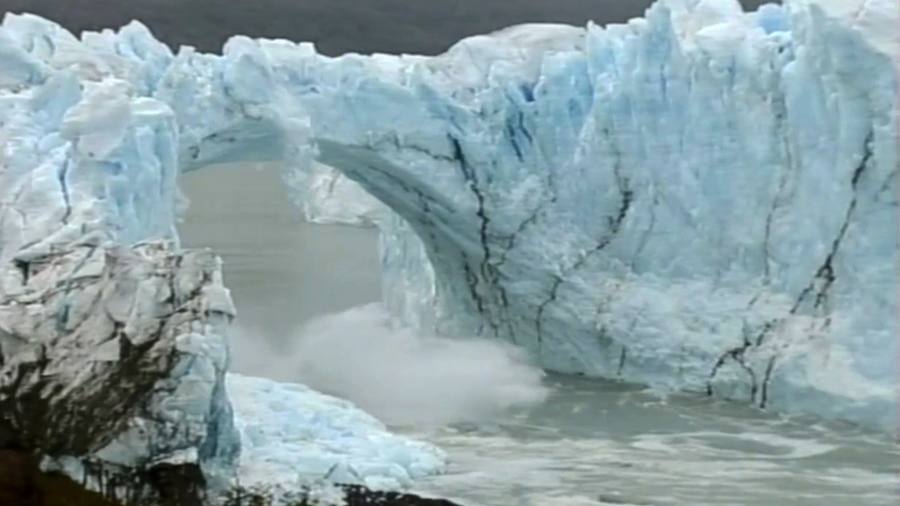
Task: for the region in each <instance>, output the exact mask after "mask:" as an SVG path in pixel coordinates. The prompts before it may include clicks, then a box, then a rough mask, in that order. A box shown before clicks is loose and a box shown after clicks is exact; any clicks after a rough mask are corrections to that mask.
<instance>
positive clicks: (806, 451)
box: [181, 166, 900, 506]
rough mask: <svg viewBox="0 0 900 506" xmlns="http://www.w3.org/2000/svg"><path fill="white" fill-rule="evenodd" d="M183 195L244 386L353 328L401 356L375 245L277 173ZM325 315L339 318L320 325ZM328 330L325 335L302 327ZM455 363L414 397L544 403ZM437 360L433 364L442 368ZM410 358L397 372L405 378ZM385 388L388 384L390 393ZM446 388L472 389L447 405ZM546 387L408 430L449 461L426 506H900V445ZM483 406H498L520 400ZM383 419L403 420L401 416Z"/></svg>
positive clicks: (613, 391) (649, 398)
mask: <svg viewBox="0 0 900 506" xmlns="http://www.w3.org/2000/svg"><path fill="white" fill-rule="evenodd" d="M183 185H184V190H185V193H186V194H187V196H188V197H189V198H190V199H191V200H192V206H191V208H190V210H189V212H188V213H187V217H186V221H185V222H184V223H183V224H182V226H181V234H182V238H183V240H184V244H185V246H189V247H195V246H208V247H212V248H213V249H214V250H215V251H216V252H217V253H219V254H220V255H221V256H222V257H223V258H224V260H225V277H226V283H227V285H228V286H229V287H230V288H231V290H232V292H233V296H234V299H235V302H236V304H237V305H238V311H239V316H238V325H237V326H238V330H237V335H236V336H235V338H234V342H233V350H234V353H233V354H234V357H233V368H234V369H235V370H237V371H239V372H244V373H249V374H257V375H262V376H268V377H272V378H273V379H278V380H288V381H301V380H304V379H305V377H304V374H303V372H302V371H301V368H300V367H299V366H297V367H295V361H298V360H300V359H301V358H302V357H297V356H295V353H296V351H297V346H296V342H295V341H296V340H298V339H303V338H304V336H305V335H306V334H309V332H311V330H310V329H312V331H317V330H316V329H319V330H321V329H323V328H326V327H323V326H322V325H330V326H329V327H327V328H326V330H321V331H322V332H328V333H329V334H328V335H331V333H334V332H335V331H334V329H338V330H339V331H340V332H337V333H335V335H336V336H338V337H336V338H335V340H336V341H337V340H340V339H343V337H341V336H344V335H345V334H346V333H347V332H348V331H347V330H346V329H345V328H344V327H347V326H348V325H349V326H350V327H351V328H352V331H353V332H354V333H355V334H358V335H356V336H355V337H354V339H360V340H361V341H357V342H359V343H365V344H366V346H368V348H367V347H366V346H361V349H362V350H363V351H362V352H363V353H371V350H372V349H374V348H373V345H374V346H375V348H377V345H378V344H380V343H386V344H385V346H391V347H396V346H398V345H397V343H398V341H396V340H391V336H390V333H391V331H390V330H389V329H387V328H375V327H377V325H375V324H370V323H369V320H366V319H360V314H368V313H365V312H364V313H360V311H362V310H360V309H358V308H359V307H360V306H362V305H365V304H370V303H372V302H376V301H377V300H378V299H379V298H380V288H379V262H378V254H377V251H376V248H377V233H376V232H375V231H374V230H365V229H356V228H350V227H340V226H320V225H309V224H304V223H302V222H300V221H299V220H298V219H297V218H296V216H295V213H294V212H293V211H292V209H291V206H290V203H289V202H288V199H287V197H286V195H285V194H284V190H283V189H282V188H281V186H280V182H279V180H278V176H277V174H276V172H275V171H274V170H272V169H271V168H259V167H250V166H232V167H223V168H216V169H215V170H207V171H204V172H202V173H199V174H191V175H188V176H186V177H185V178H184V182H183ZM353 308H357V309H353ZM347 310H350V311H349V312H346V311H347ZM335 313H339V314H337V316H335ZM325 315H331V316H327V318H326V319H325V320H321V317H323V316H325ZM317 318H319V319H320V320H318V321H319V323H318V324H316V325H318V326H316V325H313V326H311V327H309V326H308V327H303V325H305V324H309V323H310V322H311V321H314V320H315V319H317ZM323 321H324V322H325V323H322V322H323ZM341 322H343V324H342V323H341ZM342 325H343V327H342ZM357 327H359V328H357ZM304 328H305V329H306V330H302V329H304ZM307 337H308V336H307ZM405 339H407V341H408V336H407V338H405ZM399 342H401V343H403V342H406V341H399ZM429 342H430V341H429ZM323 343H324V344H323ZM351 344H352V343H351ZM344 345H345V346H346V342H344ZM327 346H328V344H327V340H326V341H321V340H320V341H319V342H318V348H322V347H327ZM434 349H444V348H434V347H432V348H430V350H432V351H433V350H434ZM449 350H450V351H448V352H447V353H448V362H449V364H450V366H451V367H452V370H451V369H447V368H445V369H444V370H443V371H442V372H439V373H435V374H443V376H439V377H434V376H432V377H421V378H420V377H418V376H414V377H415V378H417V380H416V381H411V382H409V381H408V383H416V384H419V385H420V386H421V385H425V386H427V387H428V389H432V390H433V391H434V392H435V393H434V395H432V397H435V398H438V399H439V400H444V399H447V402H450V399H453V398H455V397H454V396H459V394H460V392H463V393H465V392H466V390H465V389H472V391H471V392H472V394H473V395H476V394H477V395H484V394H483V393H482V392H479V391H477V390H476V389H479V384H478V383H479V382H481V383H484V382H487V381H493V379H492V378H493V377H492V376H480V375H482V374H484V371H483V370H481V369H479V368H478V367H482V369H483V367H486V366H490V367H492V368H498V369H502V368H509V369H510V370H513V369H515V372H516V373H517V374H516V375H501V376H498V378H499V379H497V381H501V380H502V381H511V382H519V383H521V384H520V385H519V386H521V387H522V388H525V389H530V390H527V392H530V393H533V390H534V385H531V384H529V383H528V382H529V381H531V379H533V377H532V376H529V375H528V374H520V373H521V371H520V370H519V369H517V368H519V365H516V364H513V363H512V362H510V361H509V360H506V359H502V358H497V359H496V360H495V361H493V362H486V363H485V362H481V363H476V364H472V363H467V362H465V357H466V356H468V354H467V353H465V350H457V351H453V350H452V349H449ZM306 356H307V358H308V354H307V355H306ZM427 356H428V357H429V360H433V353H431V352H429V354H428V355H427ZM409 357H410V356H409V355H407V356H404V355H397V354H391V355H388V356H385V357H384V358H383V359H384V360H395V361H397V362H396V363H397V364H402V363H403V361H404V360H406V362H409V361H410V360H409ZM323 360H324V359H323ZM476 366H478V367H476ZM398 367H402V365H397V366H396V367H393V366H392V368H398ZM432 369H433V368H432ZM384 372H385V371H384V370H383V369H382V370H380V371H378V374H379V376H378V377H379V378H388V379H386V380H384V381H387V382H390V378H391V377H392V376H390V375H385V374H384ZM355 373H356V371H349V370H348V371H346V374H355ZM417 374H421V373H417ZM396 377H398V378H407V379H408V378H409V376H408V375H407V376H404V375H399V376H396ZM466 378H469V379H473V378H474V381H466ZM442 379H446V381H442V382H441V380H442ZM429 381H433V382H435V383H434V385H432V384H430V383H428V382H429ZM439 383H440V384H441V386H440V388H439V387H438V386H436V385H438V384H439ZM447 383H450V384H451V385H450V386H451V387H452V386H454V385H455V386H458V388H455V389H450V390H447V388H448V387H447ZM543 384H544V387H545V388H546V389H547V392H549V393H548V395H546V398H545V400H543V402H533V401H534V399H533V398H532V401H531V402H529V403H526V406H520V407H517V408H513V409H509V410H507V411H505V412H503V413H502V415H499V416H498V415H497V414H496V413H493V415H492V416H487V415H485V414H484V413H492V412H491V411H485V412H482V413H480V415H481V416H479V417H477V418H475V419H473V420H471V421H464V422H459V421H458V420H457V421H454V423H452V424H450V425H446V426H440V425H438V426H435V424H434V423H430V424H427V425H428V426H427V427H426V426H417V425H416V424H415V423H401V424H400V425H398V426H397V427H396V430H398V431H400V432H405V433H408V434H410V435H414V436H417V437H420V438H422V439H427V440H429V441H431V442H433V443H435V444H437V445H438V446H440V447H441V448H443V449H444V450H446V451H447V452H448V454H449V456H450V459H451V466H450V469H449V470H448V472H447V473H446V474H445V475H442V476H438V477H434V478H430V479H428V480H425V481H423V482H421V483H420V484H419V485H418V486H417V491H418V492H422V493H429V494H434V495H441V496H444V497H448V498H451V499H456V500H458V501H460V502H461V503H463V504H465V505H469V506H474V505H489V506H530V505H534V506H554V505H559V506H582V505H603V504H634V505H785V506H787V505H817V506H819V505H822V506H840V505H853V506H861V505H866V506H867V505H873V506H874V505H886V506H897V505H898V504H900V447H898V445H897V443H896V442H895V441H894V440H893V439H892V438H891V437H890V436H887V435H882V434H877V433H870V432H866V431H863V430H860V429H857V428H854V427H851V426H847V425H843V424H838V423H823V422H821V421H819V420H816V419H806V418H793V419H789V418H785V417H780V416H776V415H772V414H767V413H763V412H760V411H758V410H754V409H751V408H748V407H744V406H741V405H737V404H733V403H727V402H721V401H715V400H711V399H708V398H706V397H702V396H694V395H682V394H677V395H668V396H664V395H660V394H657V393H653V392H649V391H647V390H646V389H645V388H642V387H640V386H635V385H626V384H622V383H615V382H606V381H597V380H588V379H584V378H577V377H563V376H554V375H550V376H547V377H545V378H544V379H543ZM325 386H326V387H327V386H328V385H327V383H326V384H325ZM390 386H391V385H388V386H387V387H390ZM387 387H386V388H385V390H384V391H385V392H387V393H386V394H385V395H386V396H387V397H393V398H394V399H393V400H395V401H400V400H401V399H399V397H401V396H403V395H405V394H406V393H408V395H410V396H413V395H418V396H422V395H423V391H422V389H421V388H419V389H417V390H415V391H414V390H413V389H412V388H411V387H410V386H409V385H393V387H394V388H393V389H391V388H387ZM461 389H462V390H461ZM479 390H482V389H479ZM348 392H353V390H352V389H351V390H348ZM426 394H427V390H426ZM349 396H350V397H351V398H352V397H353V395H349ZM383 397H384V396H383ZM484 398H485V399H488V400H494V401H496V402H498V403H499V402H502V401H504V400H507V399H509V394H508V391H506V390H504V392H497V393H495V394H494V395H493V396H490V395H489V396H487V397H484ZM540 398H541V399H544V397H543V396H541V397H540ZM354 400H356V399H354ZM380 400H381V401H382V403H383V402H384V401H385V399H384V398H382V399H380ZM388 400H389V401H390V400H391V399H390V398H389V399H388ZM398 404H403V403H402V402H398ZM373 406H374V409H376V414H379V415H381V413H379V412H377V411H378V410H379V409H382V410H385V411H383V413H384V414H385V415H386V417H387V418H390V415H391V412H390V411H389V410H390V405H389V403H388V405H381V404H373ZM459 406H460V409H468V407H467V405H466V404H464V403H461V404H459ZM457 414H458V413H457ZM388 421H391V420H388Z"/></svg>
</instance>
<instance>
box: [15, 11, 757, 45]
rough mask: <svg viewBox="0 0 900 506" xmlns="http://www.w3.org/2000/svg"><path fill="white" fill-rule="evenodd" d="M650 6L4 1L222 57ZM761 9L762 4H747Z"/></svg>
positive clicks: (437, 39) (398, 39)
mask: <svg viewBox="0 0 900 506" xmlns="http://www.w3.org/2000/svg"><path fill="white" fill-rule="evenodd" d="M650 3H651V2H650V0H0V13H5V12H32V13H35V14H39V15H41V16H44V17H46V18H50V19H52V20H54V21H57V22H59V23H61V24H62V25H63V26H65V27H66V28H68V29H69V30H72V31H74V32H81V31H82V30H96V29H100V28H116V27H119V26H121V25H123V24H125V23H127V22H128V21H130V20H132V19H139V20H141V21H142V22H143V23H144V24H146V25H148V26H149V27H150V28H151V29H152V30H153V32H154V33H155V34H156V36H157V38H159V39H161V40H163V41H165V42H167V43H168V44H170V45H171V46H173V47H177V46H179V45H182V44H187V45H192V46H195V47H197V48H198V49H200V50H203V51H208V52H218V51H219V50H220V49H221V47H222V43H223V42H224V41H225V40H226V39H227V38H228V37H229V36H231V35H237V34H243V35H250V36H252V37H270V38H272V37H281V38H286V39H291V40H294V41H301V40H302V41H312V42H315V43H316V45H317V47H318V48H319V51H320V52H322V53H325V54H329V55H338V54H343V53H346V52H351V51H353V52H359V53H372V52H384V53H421V54H437V53H440V52H443V51H444V50H445V49H446V48H447V47H449V46H450V45H451V44H453V43H454V42H456V41H457V40H459V39H460V38H462V37H465V36H467V35H475V34H479V33H487V32H491V31H494V30H496V29H499V28H503V27H506V26H510V25H514V24H520V23H526V22H550V23H569V24H575V25H584V24H585V23H587V21H588V20H594V21H595V22H597V23H600V24H605V23H610V22H620V21H625V20H627V19H629V18H631V17H634V16H639V15H641V14H642V13H643V11H644V9H645V8H646V7H647V5H649V4H650ZM742 3H743V4H744V5H745V7H751V8H755V7H756V6H758V5H759V4H761V3H765V2H763V1H761V0H743V2H742Z"/></svg>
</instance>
